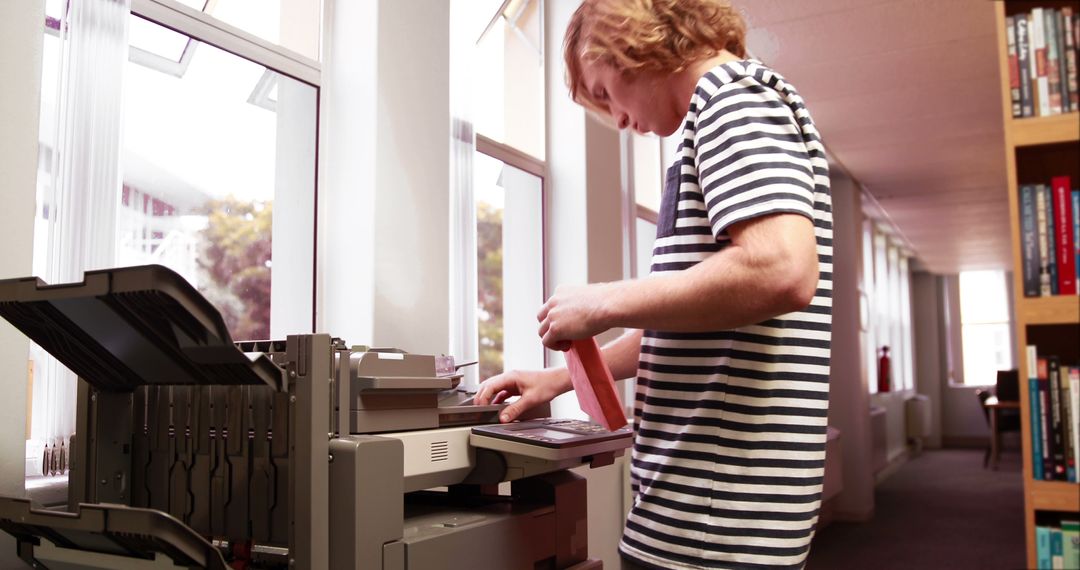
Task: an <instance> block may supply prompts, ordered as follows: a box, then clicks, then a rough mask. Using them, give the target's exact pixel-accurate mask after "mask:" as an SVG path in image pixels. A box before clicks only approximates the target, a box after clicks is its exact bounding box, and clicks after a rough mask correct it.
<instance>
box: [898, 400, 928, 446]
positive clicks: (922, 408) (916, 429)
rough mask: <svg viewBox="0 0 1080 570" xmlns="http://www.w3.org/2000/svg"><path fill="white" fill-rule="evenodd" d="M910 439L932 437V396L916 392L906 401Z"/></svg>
mask: <svg viewBox="0 0 1080 570" xmlns="http://www.w3.org/2000/svg"><path fill="white" fill-rule="evenodd" d="M904 411H905V414H906V416H907V422H906V424H907V436H908V438H909V439H922V438H926V437H930V431H931V430H930V398H928V397H926V396H924V395H922V394H915V395H914V396H912V397H911V398H908V399H907V401H905V402H904Z"/></svg>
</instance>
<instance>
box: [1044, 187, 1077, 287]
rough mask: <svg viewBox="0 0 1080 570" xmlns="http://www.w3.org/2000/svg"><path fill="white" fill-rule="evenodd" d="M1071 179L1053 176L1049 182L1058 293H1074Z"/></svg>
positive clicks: (1074, 249)
mask: <svg viewBox="0 0 1080 570" xmlns="http://www.w3.org/2000/svg"><path fill="white" fill-rule="evenodd" d="M1071 186H1072V180H1070V178H1069V177H1068V176H1055V177H1054V178H1053V179H1052V180H1051V183H1050V189H1051V192H1053V198H1054V208H1053V209H1054V244H1055V246H1056V247H1055V250H1056V251H1055V252H1054V253H1055V255H1054V259H1055V260H1056V261H1057V285H1058V294H1059V295H1075V294H1076V256H1075V252H1076V244H1075V243H1073V228H1072V225H1073V224H1072V218H1073V213H1072V191H1071V190H1070V187H1071Z"/></svg>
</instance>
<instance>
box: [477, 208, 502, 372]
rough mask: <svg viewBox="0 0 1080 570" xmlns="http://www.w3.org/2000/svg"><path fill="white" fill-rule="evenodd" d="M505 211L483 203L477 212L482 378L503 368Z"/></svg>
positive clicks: (478, 320) (478, 327)
mask: <svg viewBox="0 0 1080 570" xmlns="http://www.w3.org/2000/svg"><path fill="white" fill-rule="evenodd" d="M502 222H503V220H502V210H499V209H496V208H493V207H492V206H491V205H490V204H486V203H484V202H481V203H480V204H479V205H478V208H477V211H476V249H477V260H476V267H477V274H478V275H477V277H478V283H477V285H478V287H477V289H478V290H479V299H478V300H479V306H478V307H477V311H476V312H477V317H478V318H477V329H478V332H479V337H480V339H479V344H480V378H481V379H486V378H490V377H492V376H494V375H496V374H499V373H501V372H502V371H503V277H502V272H503V244H502Z"/></svg>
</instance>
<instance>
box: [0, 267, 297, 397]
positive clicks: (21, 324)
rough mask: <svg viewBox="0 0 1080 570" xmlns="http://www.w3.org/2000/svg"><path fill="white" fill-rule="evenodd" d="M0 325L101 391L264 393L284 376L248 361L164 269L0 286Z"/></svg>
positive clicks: (217, 319) (200, 301)
mask: <svg viewBox="0 0 1080 570" xmlns="http://www.w3.org/2000/svg"><path fill="white" fill-rule="evenodd" d="M0 316H2V317H3V318H5V319H7V320H8V321H9V322H10V323H11V324H13V325H14V326H15V327H16V328H18V329H19V330H20V331H22V332H23V334H25V335H26V336H28V337H30V339H31V340H33V341H34V342H36V343H37V344H39V345H40V346H41V347H42V348H44V349H45V350H46V351H48V352H49V354H52V355H53V356H54V357H56V359H57V360H59V361H60V362H62V363H63V364H64V365H65V366H67V367H68V368H70V369H71V370H72V372H74V373H76V374H78V375H79V376H80V377H81V378H83V379H84V380H86V381H87V382H89V383H90V384H92V385H94V386H95V387H96V388H98V389H101V390H107V391H129V390H132V389H134V388H135V387H137V386H140V385H144V384H166V385H167V384H232V385H236V384H265V385H268V386H271V387H273V388H274V389H276V390H280V389H282V387H283V381H284V375H283V372H282V370H281V368H279V367H278V366H277V365H276V364H274V363H273V362H272V361H271V360H270V358H269V357H268V356H265V355H261V354H260V355H258V356H257V357H255V358H248V356H247V355H245V354H244V353H243V352H241V351H240V350H239V349H238V348H237V347H236V346H235V345H234V344H233V342H232V338H231V337H230V335H229V331H228V329H227V328H226V327H225V321H224V320H223V319H222V318H221V313H219V312H218V310H217V309H215V308H214V306H213V305H211V304H210V302H209V301H207V300H206V298H205V297H203V296H202V295H201V294H200V293H199V292H198V291H197V290H195V288H194V287H192V286H191V284H190V283H188V282H187V281H186V280H185V279H184V278H183V277H181V276H180V275H179V274H177V273H175V272H173V271H172V270H171V269H168V268H166V267H163V266H160V265H144V266H139V267H122V268H118V269H103V270H99V271H88V272H86V274H85V278H84V280H83V281H82V282H81V283H65V284H60V285H48V284H46V283H45V282H44V281H42V280H40V279H37V278H35V277H27V278H21V279H6V280H2V281H0Z"/></svg>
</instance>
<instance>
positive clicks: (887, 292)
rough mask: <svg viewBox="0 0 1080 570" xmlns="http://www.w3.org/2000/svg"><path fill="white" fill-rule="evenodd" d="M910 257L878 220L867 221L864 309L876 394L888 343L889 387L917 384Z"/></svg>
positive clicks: (871, 384)
mask: <svg viewBox="0 0 1080 570" xmlns="http://www.w3.org/2000/svg"><path fill="white" fill-rule="evenodd" d="M909 257H910V256H909V255H907V253H906V252H905V250H904V249H903V248H902V247H901V246H900V245H899V244H898V243H897V240H896V239H895V238H894V237H893V236H891V235H890V234H888V233H886V232H885V231H883V230H882V229H881V228H880V227H879V226H878V225H877V224H876V223H875V222H873V221H867V222H865V224H864V226H863V289H864V298H863V299H862V301H861V303H863V304H865V307H860V311H865V320H866V323H864V324H865V325H866V346H865V353H864V356H865V358H866V367H867V370H868V371H869V378H868V380H869V388H870V393H872V394H873V393H876V392H877V391H878V385H879V380H880V378H879V373H878V371H879V364H880V358H881V356H882V353H883V348H884V347H888V354H889V361H890V382H889V389H890V390H891V391H893V392H898V391H903V390H910V389H912V388H914V387H915V380H914V361H913V350H912V346H913V336H912V334H913V332H912V324H911V289H910V284H911V273H910V267H909V263H908V259H909Z"/></svg>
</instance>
